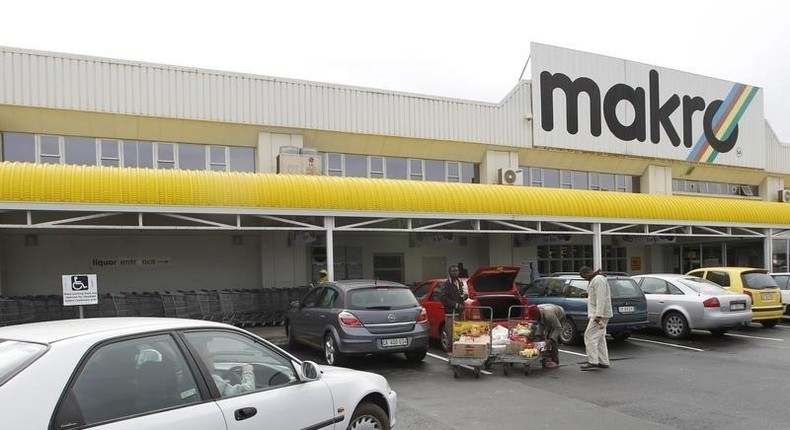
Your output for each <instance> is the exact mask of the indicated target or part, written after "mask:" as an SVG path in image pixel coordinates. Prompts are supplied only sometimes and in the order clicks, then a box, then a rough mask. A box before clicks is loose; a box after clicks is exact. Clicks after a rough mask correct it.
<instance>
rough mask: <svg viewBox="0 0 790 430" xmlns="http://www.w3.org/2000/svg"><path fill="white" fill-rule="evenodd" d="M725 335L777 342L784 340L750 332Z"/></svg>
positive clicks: (727, 334)
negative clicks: (754, 334) (753, 334)
mask: <svg viewBox="0 0 790 430" xmlns="http://www.w3.org/2000/svg"><path fill="white" fill-rule="evenodd" d="M724 335H725V336H732V337H743V338H747V339H760V340H773V341H776V342H784V341H785V340H784V339H779V338H778V337H765V336H752V335H750V334H738V333H724Z"/></svg>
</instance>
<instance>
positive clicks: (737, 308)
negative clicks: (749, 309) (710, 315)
mask: <svg viewBox="0 0 790 430" xmlns="http://www.w3.org/2000/svg"><path fill="white" fill-rule="evenodd" d="M744 309H746V303H730V310H731V311H742V310H744Z"/></svg>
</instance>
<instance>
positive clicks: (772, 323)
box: [760, 320, 779, 328]
mask: <svg viewBox="0 0 790 430" xmlns="http://www.w3.org/2000/svg"><path fill="white" fill-rule="evenodd" d="M760 324H762V325H763V327H768V328H771V327H774V326H776V325H777V324H779V320H768V321H760Z"/></svg>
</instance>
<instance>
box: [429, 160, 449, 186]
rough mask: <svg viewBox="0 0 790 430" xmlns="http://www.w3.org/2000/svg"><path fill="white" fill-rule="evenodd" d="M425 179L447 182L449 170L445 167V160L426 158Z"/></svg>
mask: <svg viewBox="0 0 790 430" xmlns="http://www.w3.org/2000/svg"><path fill="white" fill-rule="evenodd" d="M425 180H426V181H441V182H446V181H447V172H446V171H445V168H444V161H441V160H425Z"/></svg>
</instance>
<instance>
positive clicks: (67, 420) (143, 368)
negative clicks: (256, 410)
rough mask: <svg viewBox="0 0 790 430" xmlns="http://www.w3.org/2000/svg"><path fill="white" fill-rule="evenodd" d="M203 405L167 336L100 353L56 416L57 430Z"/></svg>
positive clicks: (120, 344)
mask: <svg viewBox="0 0 790 430" xmlns="http://www.w3.org/2000/svg"><path fill="white" fill-rule="evenodd" d="M199 401H202V399H201V398H200V393H199V391H198V389H197V385H196V383H195V379H194V377H193V375H192V372H191V371H190V369H189V367H188V366H187V364H186V361H185V359H184V357H183V355H182V354H181V352H180V349H179V348H178V346H177V344H176V343H175V341H174V340H173V338H172V337H170V336H169V335H157V336H148V337H144V338H138V339H133V340H125V341H120V342H113V343H110V344H106V345H104V346H101V347H100V348H98V349H97V350H96V351H95V352H93V354H92V355H91V356H90V357H89V358H88V360H87V362H86V363H85V366H84V367H83V369H82V371H81V372H80V374H79V375H77V378H76V379H75V380H74V382H73V384H72V386H70V387H69V388H68V389H67V392H66V397H65V398H64V400H63V402H62V403H61V405H60V407H59V409H58V411H57V412H56V415H55V417H56V418H55V421H56V425H55V427H57V428H64V427H66V426H68V427H74V426H75V425H74V423H77V425H79V426H82V425H91V424H94V423H99V422H103V421H108V420H114V419H118V418H123V417H128V416H132V415H136V414H142V413H146V412H150V411H155V410H160V409H167V408H171V407H176V406H181V405H186V404H190V403H196V402H199Z"/></svg>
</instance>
